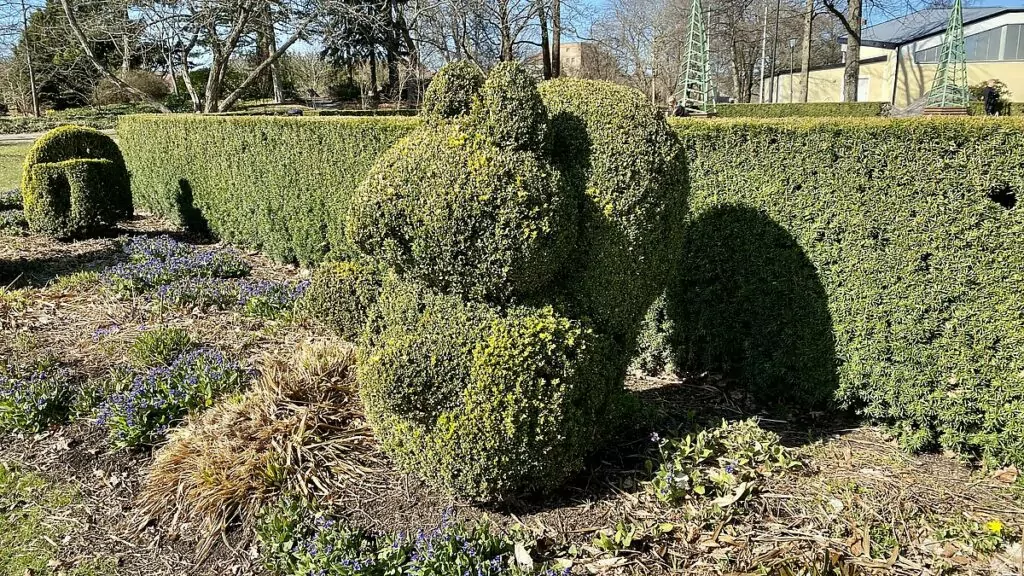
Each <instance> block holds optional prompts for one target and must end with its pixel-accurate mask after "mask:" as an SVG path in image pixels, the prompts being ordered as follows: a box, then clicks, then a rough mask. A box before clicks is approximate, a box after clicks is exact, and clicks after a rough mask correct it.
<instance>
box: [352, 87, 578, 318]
mask: <svg viewBox="0 0 1024 576" xmlns="http://www.w3.org/2000/svg"><path fill="white" fill-rule="evenodd" d="M534 92H536V88H534ZM557 182H558V180H557V177H556V173H555V172H554V171H553V170H552V169H551V167H550V165H549V164H548V163H547V162H545V161H544V159H542V158H539V157H537V156H536V155H534V154H532V153H530V152H522V151H516V150H513V149H509V148H502V147H498V146H496V145H495V144H494V143H492V142H491V141H490V140H488V139H487V138H484V137H481V135H480V134H479V133H478V132H476V131H475V130H472V129H468V128H467V127H466V126H464V125H460V124H458V123H451V124H444V125H440V126H436V127H433V126H431V127H425V128H423V129H421V130H419V131H417V132H415V133H414V134H412V135H411V136H409V137H408V138H406V139H404V140H402V141H401V142H399V143H398V144H396V145H395V146H393V147H392V148H391V149H390V150H388V151H387V152H385V153H384V154H383V156H381V158H380V159H379V160H378V161H377V163H376V164H375V165H374V167H373V169H372V170H371V171H370V173H369V174H368V175H367V177H366V180H365V181H364V183H363V184H362V185H361V186H360V187H359V188H358V189H357V191H356V194H355V196H354V197H353V202H352V203H351V205H350V209H349V213H348V224H347V225H348V234H349V239H350V240H351V242H352V244H353V245H354V246H355V247H357V248H358V249H359V250H360V251H361V252H363V253H364V254H367V255H368V256H369V257H371V258H372V259H374V260H375V261H377V262H380V263H381V264H383V265H385V266H387V267H389V268H393V269H395V270H396V271H399V272H400V273H402V274H404V275H407V276H409V277H410V278H414V279H416V280H418V281H420V282H424V283H426V284H428V285H429V286H431V287H433V288H435V289H437V290H440V291H442V292H452V293H456V294H460V295H462V296H466V297H470V298H475V299H477V300H494V301H499V302H503V301H506V300H508V299H509V298H511V297H513V296H515V295H524V294H527V295H528V294H534V293H537V292H538V291H540V290H542V289H543V288H544V287H545V286H547V285H548V283H549V282H550V281H551V280H552V278H553V277H554V275H555V273H556V272H557V271H558V269H559V267H560V266H561V264H562V260H563V258H564V257H565V255H566V254H567V252H568V250H569V248H570V247H571V245H572V241H573V239H574V233H575V227H574V226H573V224H572V223H573V221H574V220H575V216H576V204H575V203H574V202H572V201H571V199H570V198H568V197H566V196H565V195H563V194H561V193H560V192H561V191H560V190H559V188H558V185H557Z"/></svg>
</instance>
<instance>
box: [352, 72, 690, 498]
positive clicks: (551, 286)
mask: <svg viewBox="0 0 1024 576" xmlns="http://www.w3.org/2000/svg"><path fill="white" fill-rule="evenodd" d="M481 78H482V76H481V75H480V74H479V72H478V71H476V70H475V69H473V68H472V67H471V65H469V64H468V63H457V64H454V65H450V66H448V67H446V68H445V69H442V71H441V72H439V73H438V76H437V77H436V78H435V80H434V82H435V84H433V85H432V87H431V88H430V90H428V92H427V101H426V102H425V103H424V115H425V116H427V118H426V122H425V123H424V124H423V126H422V127H421V128H419V129H418V130H417V131H416V132H414V133H413V134H411V135H410V136H408V137H407V138H405V139H404V140H402V141H400V142H399V143H397V144H396V145H395V146H394V147H392V148H391V149H390V150H389V151H388V152H386V153H385V154H384V155H383V156H382V157H381V158H380V159H379V160H378V161H377V163H376V164H375V166H374V167H373V169H372V170H371V171H370V173H369V175H368V176H367V178H366V180H365V181H364V182H363V184H362V185H361V186H360V188H359V189H358V191H357V193H356V195H355V197H354V198H353V201H352V204H351V207H350V209H349V214H348V219H347V221H346V227H347V228H346V230H347V235H348V238H349V241H350V242H351V243H352V245H353V246H354V247H355V248H356V249H357V250H358V251H359V252H361V253H362V255H363V256H364V257H365V258H366V260H367V261H368V262H369V263H370V264H369V265H370V266H373V267H374V269H380V270H383V273H382V277H381V279H380V283H379V286H380V289H379V291H378V292H377V293H376V296H377V300H376V301H375V303H374V304H373V305H372V307H371V310H369V311H368V312H367V314H366V321H365V328H364V330H363V334H362V336H361V346H360V353H359V357H358V362H357V368H358V378H359V383H360V390H361V392H360V393H361V395H362V398H363V402H364V405H365V407H366V411H367V416H368V419H369V420H370V423H371V424H372V425H373V427H374V430H375V432H376V434H377V436H378V438H379V439H380V440H381V442H382V443H383V445H384V447H385V449H386V450H387V451H388V452H389V453H390V454H391V455H392V456H393V457H394V458H395V460H396V461H397V462H398V463H399V464H400V465H402V466H403V467H405V468H407V469H409V470H413V471H416V472H418V473H420V474H422V475H423V476H424V477H425V478H426V479H427V480H428V481H429V482H431V483H432V484H434V485H435V486H438V487H440V488H442V489H444V490H445V491H447V492H450V493H453V494H456V495H459V496H462V497H467V498H471V499H475V500H500V499H504V498H508V497H512V496H515V495H519V494H524V493H529V492H537V491H542V490H545V489H549V488H552V487H555V486H557V485H559V484H560V483H562V482H564V481H565V480H566V479H567V478H568V477H569V476H571V475H572V474H574V473H576V472H578V471H579V470H580V469H581V468H582V467H583V465H584V461H585V459H586V457H587V456H588V455H589V454H590V453H591V452H592V451H593V450H594V448H595V446H596V444H597V443H598V442H599V440H600V439H601V438H602V437H603V435H604V434H605V433H606V431H607V429H608V422H607V420H608V415H609V413H610V408H611V405H612V403H613V402H614V400H615V399H616V397H617V395H618V394H620V393H621V392H622V389H623V381H624V376H625V371H626V367H627V365H628V361H629V359H630V357H631V355H632V348H633V347H634V346H635V340H636V334H637V333H638V329H639V326H640V322H641V320H642V319H643V316H644V312H645V311H646V309H647V307H648V306H649V305H650V304H651V302H652V301H653V300H654V298H655V297H656V296H657V295H658V294H659V293H660V291H661V289H662V288H663V286H664V283H665V278H666V275H667V274H668V273H669V264H670V261H671V258H672V256H673V255H674V254H678V234H677V232H678V229H679V228H680V227H679V226H677V224H678V225H681V224H682V220H683V214H682V213H681V212H680V209H681V207H682V205H683V202H682V199H683V194H684V192H685V191H684V190H683V189H682V188H681V187H678V186H677V184H678V183H679V182H680V181H681V180H680V179H679V178H678V177H677V175H673V174H672V173H671V172H672V171H673V170H679V169H680V165H679V163H680V159H681V157H682V156H681V150H680V147H679V144H678V142H677V141H676V140H675V139H674V135H673V133H672V132H671V131H670V129H669V127H668V125H667V124H666V123H665V121H664V119H659V117H658V116H657V113H656V111H655V110H654V109H653V107H651V106H650V105H649V104H646V103H645V101H644V97H643V95H642V94H640V93H639V92H634V91H628V90H625V91H621V92H620V91H619V90H618V89H617V88H615V87H612V85H610V84H605V83H600V82H589V83H584V84H565V85H552V86H551V87H548V88H543V89H541V90H538V86H537V84H536V81H535V80H534V79H533V78H532V76H531V75H530V74H529V73H528V71H527V70H526V69H525V68H524V67H523V66H522V65H520V64H517V63H503V64H499V65H498V66H496V67H495V68H494V69H493V70H492V71H491V72H490V74H489V75H488V76H487V78H486V80H485V81H483V82H482V83H481V82H480V79H481ZM574 95H575V96H574ZM576 97H578V98H582V101H576V100H575V99H574V98H576ZM553 107H554V108H555V109H557V110H558V113H557V115H552V114H551V110H552V108H553ZM602 107H604V108H602ZM590 116H594V117H590ZM559 130H564V131H566V132H565V133H564V134H559V133H558V131H559ZM567 137H572V138H574V139H576V141H574V142H572V143H568V142H565V141H563V140H564V138H567ZM618 138H621V139H622V142H618V141H617V140H616V139H618ZM638 154H645V155H652V156H653V157H652V158H646V157H645V158H636V157H635V156H636V155H638ZM648 172H652V173H648ZM677 219H678V221H677ZM602 274H604V277H603V278H602V277H601V275H602Z"/></svg>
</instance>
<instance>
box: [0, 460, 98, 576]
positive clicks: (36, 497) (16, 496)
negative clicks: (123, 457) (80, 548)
mask: <svg viewBox="0 0 1024 576" xmlns="http://www.w3.org/2000/svg"><path fill="white" fill-rule="evenodd" d="M79 499H80V495H79V493H78V491H77V490H75V489H74V487H72V486H70V485H67V484H54V483H49V482H47V481H46V479H44V478H43V477H41V476H39V475H38V474H34V473H32V472H27V471H24V470H21V469H19V468H18V467H17V466H15V465H13V464H9V463H4V462H0V510H2V511H3V513H0V575H5V576H7V575H10V576H22V575H24V574H48V573H50V570H49V568H48V567H47V564H48V563H49V562H50V561H51V560H52V559H54V557H55V556H56V553H57V547H56V546H55V545H54V544H53V543H56V542H60V541H61V539H62V538H64V537H65V536H67V535H68V534H69V529H70V527H71V523H69V522H67V521H66V520H62V519H61V518H62V517H66V516H67V515H68V512H69V510H68V509H69V508H70V507H71V506H73V505H74V504H75V503H76V502H77V501H78V500H79ZM115 566H116V563H115V561H114V560H113V559H112V558H108V559H103V560H88V561H85V562H82V563H80V564H78V565H77V566H75V567H74V568H73V569H71V570H69V571H67V572H66V573H67V574H68V576H101V575H107V574H114V573H115V572H116V569H115Z"/></svg>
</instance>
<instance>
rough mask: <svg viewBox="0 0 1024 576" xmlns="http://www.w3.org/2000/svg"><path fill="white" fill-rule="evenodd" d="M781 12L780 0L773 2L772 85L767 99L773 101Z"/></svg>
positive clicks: (775, 97)
mask: <svg viewBox="0 0 1024 576" xmlns="http://www.w3.org/2000/svg"><path fill="white" fill-rule="evenodd" d="M780 12H782V0H778V2H776V3H775V33H774V34H773V35H772V85H771V86H770V87H769V88H771V91H770V92H769V94H768V99H769V100H771V101H772V102H774V101H775V100H776V99H777V96H776V94H775V61H776V60H777V59H778V57H779V13H780Z"/></svg>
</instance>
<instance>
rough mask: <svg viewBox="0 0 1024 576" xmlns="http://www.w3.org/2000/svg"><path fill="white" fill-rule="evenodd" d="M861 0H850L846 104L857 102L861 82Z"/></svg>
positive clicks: (845, 76) (845, 85) (844, 94)
mask: <svg viewBox="0 0 1024 576" xmlns="http://www.w3.org/2000/svg"><path fill="white" fill-rule="evenodd" d="M861 16H862V13H861V0H850V8H849V16H848V17H847V20H848V22H849V28H851V29H850V30H847V32H848V33H849V34H848V35H847V38H846V69H845V71H844V72H843V97H844V98H843V99H844V100H845V101H846V102H856V101H857V84H858V81H859V80H860V32H861V27H862V26H863V20H862V19H861Z"/></svg>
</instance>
